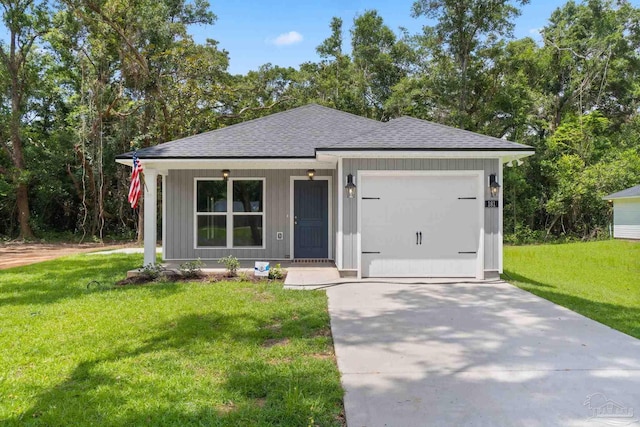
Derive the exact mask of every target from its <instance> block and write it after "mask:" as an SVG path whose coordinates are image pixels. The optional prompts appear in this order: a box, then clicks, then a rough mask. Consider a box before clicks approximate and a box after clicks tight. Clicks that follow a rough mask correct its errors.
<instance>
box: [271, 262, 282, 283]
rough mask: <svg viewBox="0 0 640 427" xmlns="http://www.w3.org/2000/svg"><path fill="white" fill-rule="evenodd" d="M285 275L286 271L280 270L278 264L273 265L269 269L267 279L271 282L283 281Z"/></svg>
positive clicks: (280, 267)
mask: <svg viewBox="0 0 640 427" xmlns="http://www.w3.org/2000/svg"><path fill="white" fill-rule="evenodd" d="M285 274H286V271H285V270H284V269H283V268H282V266H281V265H280V263H278V264H276V265H274V266H273V267H271V268H270V269H269V279H272V280H282V279H284V276H285Z"/></svg>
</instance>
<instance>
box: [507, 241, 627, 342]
mask: <svg viewBox="0 0 640 427" xmlns="http://www.w3.org/2000/svg"><path fill="white" fill-rule="evenodd" d="M504 266H505V267H504V269H505V278H506V279H507V280H509V281H510V282H512V283H513V284H515V285H516V286H518V287H520V288H522V289H524V290H526V291H529V292H531V293H533V294H535V295H538V296H540V297H543V298H545V299H548V300H550V301H553V302H555V303H557V304H559V305H562V306H564V307H567V308H569V309H571V310H573V311H576V312H578V313H580V314H582V315H584V316H587V317H589V318H591V319H594V320H597V321H598V322H600V323H604V324H605V325H608V326H611V327H612V328H614V329H617V330H619V331H622V332H625V333H627V334H629V335H631V336H634V337H636V338H640V242H631V241H620V240H607V241H598V242H587V243H567V244H552V245H536V246H511V247H505V254H504Z"/></svg>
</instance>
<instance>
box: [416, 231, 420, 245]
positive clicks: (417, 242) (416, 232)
mask: <svg viewBox="0 0 640 427" xmlns="http://www.w3.org/2000/svg"><path fill="white" fill-rule="evenodd" d="M418 234H419V233H418V232H417V231H416V245H417V244H418Z"/></svg>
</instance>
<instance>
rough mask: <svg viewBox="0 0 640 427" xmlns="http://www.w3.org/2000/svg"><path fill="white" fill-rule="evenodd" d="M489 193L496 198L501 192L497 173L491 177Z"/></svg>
mask: <svg viewBox="0 0 640 427" xmlns="http://www.w3.org/2000/svg"><path fill="white" fill-rule="evenodd" d="M489 191H490V192H491V197H496V196H497V195H498V192H499V191H500V184H498V177H497V176H496V174H495V173H492V174H491V175H489Z"/></svg>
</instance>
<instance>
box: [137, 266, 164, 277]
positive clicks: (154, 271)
mask: <svg viewBox="0 0 640 427" xmlns="http://www.w3.org/2000/svg"><path fill="white" fill-rule="evenodd" d="M162 272H164V267H163V266H161V265H160V264H147V265H144V266H142V275H143V276H146V277H148V278H150V279H157V278H158V277H160V275H161V274H162Z"/></svg>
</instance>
